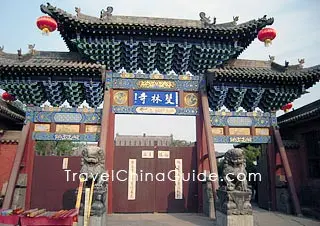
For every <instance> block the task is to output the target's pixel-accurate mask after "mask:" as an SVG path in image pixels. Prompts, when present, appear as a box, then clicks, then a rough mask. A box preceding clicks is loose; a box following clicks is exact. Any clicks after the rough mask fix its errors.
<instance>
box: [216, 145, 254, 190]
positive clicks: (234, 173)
mask: <svg viewBox="0 0 320 226" xmlns="http://www.w3.org/2000/svg"><path fill="white" fill-rule="evenodd" d="M222 176H223V180H224V184H225V187H226V190H227V191H249V190H248V182H247V171H246V160H245V157H244V154H243V151H242V149H240V148H234V149H231V150H229V151H227V152H226V153H225V155H224V165H223V172H222Z"/></svg>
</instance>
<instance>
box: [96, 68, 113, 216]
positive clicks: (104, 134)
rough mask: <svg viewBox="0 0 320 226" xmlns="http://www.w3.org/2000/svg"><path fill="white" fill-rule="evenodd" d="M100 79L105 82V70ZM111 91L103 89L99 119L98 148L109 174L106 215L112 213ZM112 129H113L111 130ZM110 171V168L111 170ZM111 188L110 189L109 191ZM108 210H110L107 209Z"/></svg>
mask: <svg viewBox="0 0 320 226" xmlns="http://www.w3.org/2000/svg"><path fill="white" fill-rule="evenodd" d="M102 79H103V80H105V69H104V68H103V69H102ZM111 94H112V89H108V88H107V87H104V95H103V109H102V118H101V131H100V140H99V147H101V149H102V150H104V154H105V169H106V170H107V172H108V174H109V176H110V177H109V183H108V193H107V197H106V198H107V203H108V213H109V212H110V211H112V199H110V198H109V197H112V180H111V170H110V167H113V166H112V164H111V163H110V158H113V150H111V149H110V148H109V147H108V143H109V141H108V140H109V139H108V138H109V136H110V135H109V134H110V132H111V131H109V130H110V114H111V100H112V99H111V98H112V95H111ZM111 129H114V128H111ZM111 169H112V168H111ZM110 188H111V189H110ZM110 207H111V208H110ZM109 208H110V209H109Z"/></svg>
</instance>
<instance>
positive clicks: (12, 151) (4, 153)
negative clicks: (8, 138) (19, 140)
mask: <svg viewBox="0 0 320 226" xmlns="http://www.w3.org/2000/svg"><path fill="white" fill-rule="evenodd" d="M17 146H18V144H0V191H1V189H2V186H3V184H4V183H6V182H7V181H8V180H9V177H10V173H11V168H12V165H13V161H14V158H15V155H16V151H17Z"/></svg>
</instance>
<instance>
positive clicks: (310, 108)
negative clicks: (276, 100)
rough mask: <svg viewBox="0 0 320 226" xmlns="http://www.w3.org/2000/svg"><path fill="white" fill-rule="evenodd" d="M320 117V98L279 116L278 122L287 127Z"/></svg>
mask: <svg viewBox="0 0 320 226" xmlns="http://www.w3.org/2000/svg"><path fill="white" fill-rule="evenodd" d="M319 118H320V100H317V101H315V102H313V103H310V104H308V105H305V106H303V107H301V108H298V109H296V110H293V111H290V112H288V113H286V114H284V115H281V116H279V117H278V124H279V125H280V126H281V127H285V126H288V125H292V124H299V123H302V122H306V121H310V120H312V119H319Z"/></svg>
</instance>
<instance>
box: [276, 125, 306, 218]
mask: <svg viewBox="0 0 320 226" xmlns="http://www.w3.org/2000/svg"><path fill="white" fill-rule="evenodd" d="M273 132H274V136H275V138H276V141H277V145H278V148H279V152H280V157H281V160H282V164H283V167H284V170H285V173H286V177H287V180H288V184H289V190H290V193H291V198H292V201H293V205H294V208H295V211H296V214H297V215H298V216H299V215H301V208H300V202H299V199H298V196H297V192H296V188H295V185H294V180H293V176H292V172H291V168H290V165H289V161H288V157H287V153H286V150H285V148H284V145H283V142H282V139H281V135H280V132H279V130H278V129H277V128H273Z"/></svg>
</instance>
